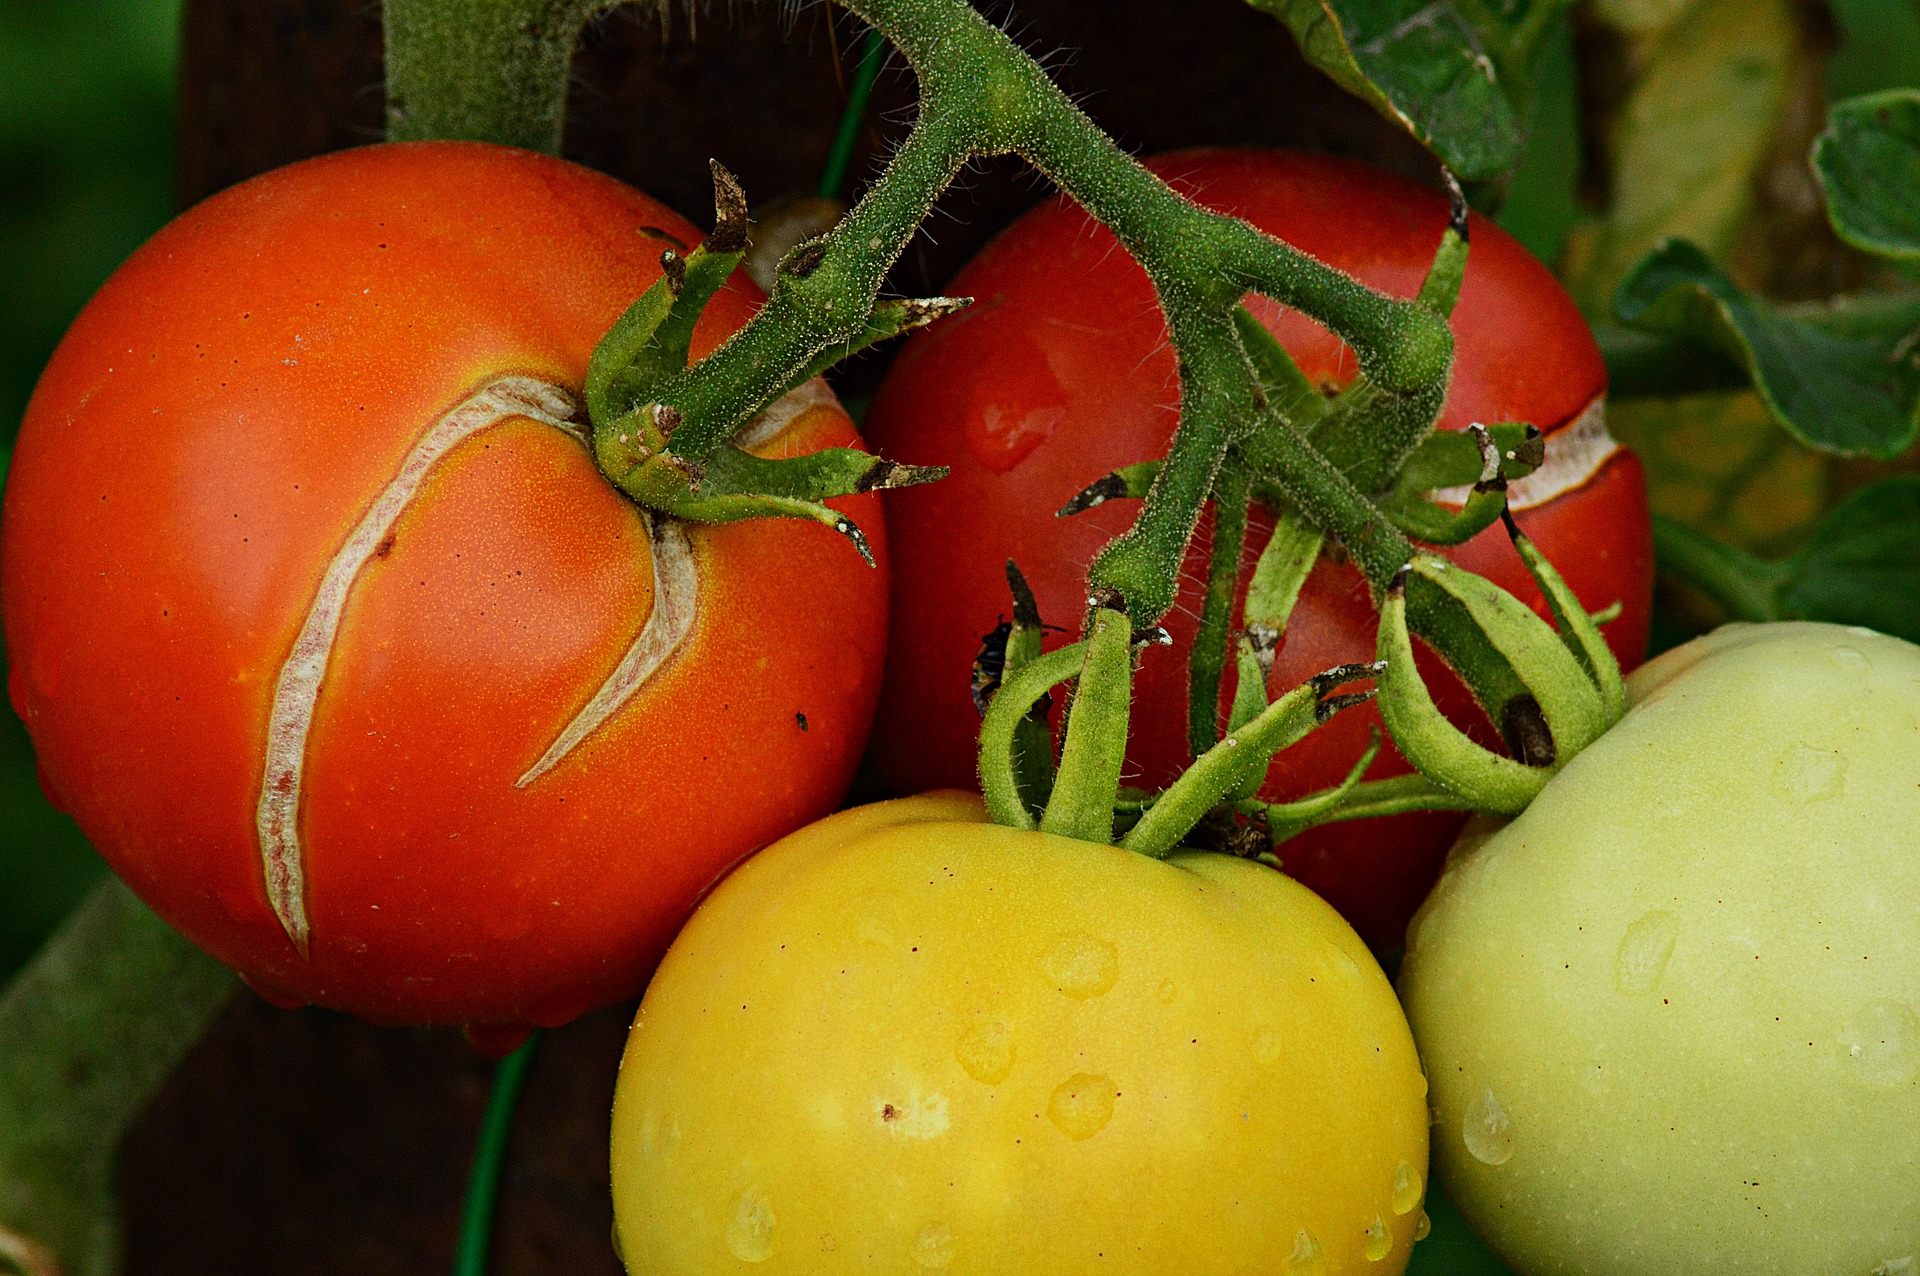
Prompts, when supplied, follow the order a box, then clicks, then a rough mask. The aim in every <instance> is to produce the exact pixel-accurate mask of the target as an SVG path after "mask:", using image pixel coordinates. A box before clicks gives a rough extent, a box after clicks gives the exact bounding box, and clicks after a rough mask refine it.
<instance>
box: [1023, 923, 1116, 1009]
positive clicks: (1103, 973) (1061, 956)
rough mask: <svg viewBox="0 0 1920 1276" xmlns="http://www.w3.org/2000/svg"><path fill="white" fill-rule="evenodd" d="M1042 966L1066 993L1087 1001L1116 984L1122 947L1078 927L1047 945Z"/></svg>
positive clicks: (1046, 973)
mask: <svg viewBox="0 0 1920 1276" xmlns="http://www.w3.org/2000/svg"><path fill="white" fill-rule="evenodd" d="M1040 969H1041V971H1042V972H1043V973H1044V974H1045V975H1046V977H1047V980H1048V982H1049V983H1051V984H1052V985H1053V986H1054V987H1055V988H1057V989H1059V990H1060V992H1061V993H1062V994H1063V995H1065V996H1068V997H1071V998H1073V999H1074V1000H1075V1001H1085V1000H1087V999H1088V998H1090V997H1098V996H1100V995H1101V994H1102V993H1104V992H1106V991H1107V990H1108V989H1109V988H1112V987H1113V983H1114V981H1115V980H1116V979H1118V978H1119V977H1120V951H1119V949H1117V948H1115V947H1114V946H1113V945H1112V944H1109V943H1108V942H1107V941H1106V940H1104V939H1095V938H1094V937H1093V936H1092V935H1088V934H1085V933H1084V932H1079V931H1076V932H1075V933H1073V934H1071V935H1061V936H1058V937H1057V938H1055V939H1054V941H1053V943H1051V944H1050V945H1048V946H1047V951H1046V952H1045V953H1043V954H1042V955H1041V957H1040Z"/></svg>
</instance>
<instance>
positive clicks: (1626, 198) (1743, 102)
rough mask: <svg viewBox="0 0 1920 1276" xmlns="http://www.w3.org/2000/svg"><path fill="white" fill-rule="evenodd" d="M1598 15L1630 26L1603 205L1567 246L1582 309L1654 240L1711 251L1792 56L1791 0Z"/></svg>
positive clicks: (1753, 162)
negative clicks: (1627, 71)
mask: <svg viewBox="0 0 1920 1276" xmlns="http://www.w3.org/2000/svg"><path fill="white" fill-rule="evenodd" d="M1598 16H1599V17H1600V18H1601V19H1602V20H1603V21H1607V22H1611V23H1614V24H1616V28H1617V29H1620V28H1624V33H1625V34H1627V35H1628V36H1629V43H1628V46H1627V50H1626V60H1627V66H1628V67H1630V68H1631V69H1632V71H1633V73H1634V76H1633V81H1632V87H1631V89H1630V90H1629V91H1628V92H1627V95H1626V98H1625V100H1624V101H1623V102H1621V104H1620V106H1619V108H1618V110H1617V111H1616V112H1615V114H1614V115H1613V117H1612V119H1611V120H1610V121H1609V124H1608V126H1607V128H1606V130H1605V134H1604V148H1603V155H1602V159H1603V161H1604V163H1605V166H1606V171H1607V173H1608V176H1609V187H1610V189H1609V192H1608V202H1607V210H1606V213H1605V215H1604V218H1603V219H1602V220H1600V221H1599V222H1597V223H1596V224H1594V225H1593V226H1592V227H1590V228H1583V229H1582V230H1580V231H1576V233H1575V235H1574V237H1573V239H1572V240H1571V241H1570V243H1569V245H1568V253H1567V261H1566V270H1565V272H1564V274H1565V278H1566V280H1567V286H1568V289H1569V290H1570V291H1571V292H1572V293H1573V295H1574V297H1575V299H1576V300H1578V301H1579V302H1580V305H1581V308H1582V309H1584V310H1585V311H1587V313H1588V315H1589V317H1597V316H1600V315H1603V314H1604V313H1605V312H1606V309H1607V306H1608V304H1609V302H1610V301H1611V299H1612V297H1613V292H1614V289H1615V288H1616V286H1617V285H1618V284H1619V282H1620V280H1621V279H1622V278H1624V277H1625V276H1626V275H1627V273H1628V272H1629V271H1630V270H1631V269H1632V268H1633V266H1634V265H1635V264H1636V263H1637V262H1639V261H1640V259H1641V258H1642V257H1644V256H1646V254H1647V253H1648V252H1649V251H1651V250H1652V249H1653V247H1654V246H1655V245H1656V244H1657V243H1659V242H1660V241H1661V240H1663V239H1668V238H1679V239H1690V240H1692V241H1693V242H1694V243H1696V244H1699V245H1701V246H1702V247H1703V248H1705V249H1706V251H1707V254H1708V255H1709V256H1711V257H1712V258H1714V259H1715V260H1716V261H1721V260H1725V258H1726V256H1727V254H1728V253H1729V252H1731V251H1732V249H1733V246H1734V240H1735V238H1736V236H1737V235H1738V234H1739V232H1740V228H1741V226H1742V225H1743V224H1745V222H1746V221H1747V216H1748V214H1749V213H1750V212H1751V211H1752V208H1753V203H1754V183H1755V180H1756V178H1757V176H1758V174H1759V173H1760V171H1761V169H1762V167H1763V166H1764V165H1765V164H1766V162H1767V158H1768V154H1769V151H1770V148H1771V144H1772V139H1773V135H1774V133H1775V131H1776V129H1777V128H1778V127H1779V122H1780V118H1781V115H1782V114H1783V112H1784V110H1785V109H1786V105H1787V101H1788V97H1789V90H1790V89H1791V87H1792V84H1793V74H1794V67H1795V65H1796V60H1797V58H1798V57H1799V44H1800V32H1801V25H1800V19H1799V17H1798V16H1797V13H1796V6H1795V4H1794V3H1793V0H1693V2H1692V3H1690V4H1686V5H1684V6H1682V5H1675V4H1667V3H1640V4H1624V3H1613V4H1608V5H1605V6H1603V7H1602V10H1601V11H1600V13H1599V14H1598Z"/></svg>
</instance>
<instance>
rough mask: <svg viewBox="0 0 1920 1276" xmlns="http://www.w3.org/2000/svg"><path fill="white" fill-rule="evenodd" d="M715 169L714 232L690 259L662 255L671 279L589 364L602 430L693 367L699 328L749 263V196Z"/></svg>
mask: <svg viewBox="0 0 1920 1276" xmlns="http://www.w3.org/2000/svg"><path fill="white" fill-rule="evenodd" d="M711 168H712V172H713V207H714V226H713V233H712V234H711V235H709V236H707V238H706V240H705V242H703V243H702V244H701V245H700V246H699V247H697V248H695V249H694V250H693V251H692V252H690V253H687V254H686V255H685V256H682V255H681V254H680V253H678V252H676V251H675V250H673V249H671V248H669V249H667V250H666V251H664V252H662V253H661V254H660V265H661V268H662V269H663V270H664V271H665V272H666V273H665V274H663V275H662V276H661V277H660V278H659V279H657V280H656V281H654V284H653V286H652V287H650V288H648V289H647V290H646V291H645V292H644V293H642V294H640V297H639V299H638V300H636V301H635V302H634V303H633V304H632V305H631V306H628V307H627V311H626V313H625V314H623V315H621V316H620V318H619V319H617V320H615V321H614V325H613V327H612V328H610V329H609V330H608V331H607V335H606V336H604V337H602V338H601V339H600V344H599V345H597V346H595V347H594V350H593V355H592V357H591V358H589V359H588V361H587V378H586V387H585V389H586V399H587V415H588V419H589V420H591V421H592V422H593V424H594V427H595V429H596V430H598V429H600V428H602V427H604V426H607V425H610V424H612V423H613V422H614V421H615V420H616V418H619V417H622V416H625V415H627V414H628V413H630V412H632V411H634V410H635V409H636V408H638V407H640V406H641V405H642V404H644V403H646V401H647V400H649V399H651V398H652V397H653V391H654V389H655V388H656V387H657V386H659V384H660V383H661V382H662V381H664V380H666V378H667V377H669V376H672V375H673V374H674V373H676V372H679V371H681V370H683V369H684V368H685V367H686V366H687V356H688V353H689V352H690V351H691V350H692V348H693V330H694V326H695V325H696V324H697V323H699V321H700V316H701V314H702V313H703V312H704V311H705V310H706V308H707V303H708V302H709V301H712V300H713V296H714V294H715V293H717V292H719V291H720V289H721V288H722V287H724V286H725V284H726V282H727V280H728V279H730V278H732V277H733V272H734V269H735V268H736V267H737V266H739V264H740V262H741V260H742V258H744V257H745V256H746V248H747V224H748V223H747V197H746V194H745V192H744V191H742V190H741V189H740V183H739V182H738V181H737V180H736V179H735V178H734V176H733V174H731V173H729V172H728V171H727V170H726V169H725V168H723V167H721V165H720V163H719V162H718V161H714V162H713V164H712V165H711Z"/></svg>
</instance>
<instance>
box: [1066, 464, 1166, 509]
mask: <svg viewBox="0 0 1920 1276" xmlns="http://www.w3.org/2000/svg"><path fill="white" fill-rule="evenodd" d="M1159 477H1160V462H1158V461H1141V462H1140V463H1138V464H1137V465H1123V466H1121V467H1120V468H1119V469H1117V470H1114V471H1113V472H1112V473H1109V474H1102V475H1101V476H1100V477H1099V478H1097V479H1095V480H1094V481H1093V482H1091V483H1089V484H1087V485H1086V486H1085V487H1083V488H1081V489H1080V490H1079V491H1078V492H1075V493H1074V495H1073V499H1072V500H1070V501H1068V502H1067V503H1066V504H1065V505H1062V506H1061V507H1060V508H1059V509H1058V510H1055V511H1054V517H1056V518H1071V517H1072V516H1073V515H1075V514H1084V513H1086V512H1087V511H1088V510H1090V509H1092V508H1094V507H1095V506H1097V505H1105V504H1106V503H1107V502H1108V501H1117V500H1120V499H1121V498H1122V497H1126V498H1130V499H1132V500H1140V499H1141V498H1143V497H1144V496H1146V494H1147V491H1148V489H1150V488H1152V486H1153V481H1154V480H1155V479H1157V478H1159Z"/></svg>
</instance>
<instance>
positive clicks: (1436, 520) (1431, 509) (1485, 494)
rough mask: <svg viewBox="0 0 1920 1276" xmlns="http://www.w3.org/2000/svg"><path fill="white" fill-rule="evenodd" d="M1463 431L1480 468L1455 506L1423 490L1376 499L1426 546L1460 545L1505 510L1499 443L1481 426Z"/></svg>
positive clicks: (1503, 476) (1396, 493) (1491, 524)
mask: <svg viewBox="0 0 1920 1276" xmlns="http://www.w3.org/2000/svg"><path fill="white" fill-rule="evenodd" d="M1527 428H1528V429H1530V430H1531V429H1532V428H1533V427H1531V426H1529V427H1527ZM1534 433H1535V435H1537V434H1538V431H1535V432H1534ZM1466 434H1467V436H1468V437H1469V438H1471V439H1472V440H1473V442H1474V444H1475V446H1476V447H1477V448H1478V449H1479V453H1480V471H1479V475H1478V477H1477V478H1476V479H1475V480H1474V484H1473V487H1472V488H1471V489H1469V491H1468V493H1467V500H1466V503H1465V504H1464V505H1462V506H1461V507H1460V508H1459V509H1449V508H1448V507H1447V506H1444V505H1441V504H1439V503H1438V502H1436V501H1433V500H1430V499H1428V498H1427V496H1426V495H1425V494H1424V493H1421V492H1413V491H1407V490H1405V489H1397V490H1396V491H1395V492H1393V493H1391V494H1390V495H1389V496H1388V497H1387V498H1386V499H1384V500H1382V501H1381V502H1380V511H1381V513H1383V514H1385V515H1386V516H1387V517H1388V518H1389V519H1391V520H1392V521H1393V525H1394V526H1395V527H1398V528H1399V529H1400V530H1401V531H1403V532H1405V533H1406V534H1407V535H1409V536H1411V537H1413V538H1414V539H1415V540H1420V541H1425V542H1427V543H1428V544H1430V545H1459V544H1463V543H1464V542H1466V541H1468V540H1470V539H1472V538H1473V537H1475V536H1478V535H1479V534H1480V533H1481V532H1483V531H1485V530H1486V529H1487V528H1489V527H1492V526H1493V525H1494V523H1496V522H1497V521H1499V519H1500V517H1501V516H1502V515H1504V514H1505V513H1506V512H1507V478H1506V474H1505V467H1504V465H1503V463H1502V458H1501V454H1500V447H1499V445H1498V444H1497V443H1496V442H1495V441H1494V438H1493V434H1492V433H1491V432H1490V431H1489V430H1488V429H1487V427H1486V426H1484V425H1477V424H1476V425H1470V426H1468V427H1467V429H1466Z"/></svg>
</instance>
